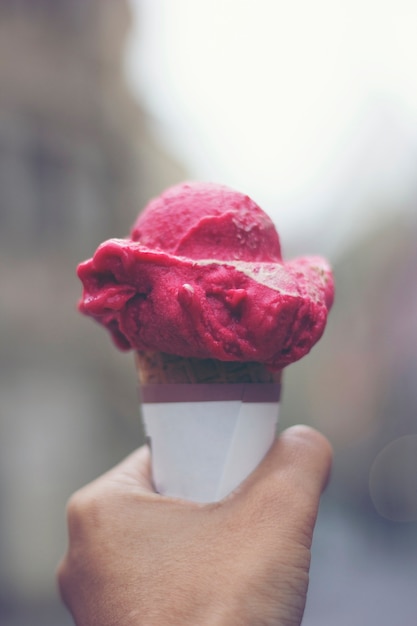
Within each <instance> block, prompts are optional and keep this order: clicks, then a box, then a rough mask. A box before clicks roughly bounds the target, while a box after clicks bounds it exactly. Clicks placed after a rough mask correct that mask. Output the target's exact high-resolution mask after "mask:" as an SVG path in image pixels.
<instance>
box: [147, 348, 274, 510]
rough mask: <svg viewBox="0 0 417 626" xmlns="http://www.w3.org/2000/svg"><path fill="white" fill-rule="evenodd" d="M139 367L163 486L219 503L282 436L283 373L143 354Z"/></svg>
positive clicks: (156, 475)
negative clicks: (279, 428) (278, 429)
mask: <svg viewBox="0 0 417 626" xmlns="http://www.w3.org/2000/svg"><path fill="white" fill-rule="evenodd" d="M136 365H137V369H138V374H139V389H140V396H141V402H142V414H143V420H144V426H145V431H146V434H147V435H148V437H149V439H150V444H151V448H152V473H153V480H154V484H155V488H156V490H157V491H158V492H159V493H161V494H164V495H169V496H175V497H181V498H186V499H189V500H194V501H196V502H213V501H216V500H221V499H222V498H224V497H225V496H226V495H228V494H229V493H230V492H231V491H233V490H234V489H235V488H236V487H237V486H238V485H239V484H240V483H241V482H242V481H243V480H244V479H245V478H246V477H247V476H248V475H249V474H250V473H251V472H252V471H253V470H254V469H255V468H256V467H257V465H258V464H259V462H260V461H261V460H262V459H263V457H264V456H265V454H266V452H267V451H268V449H269V448H270V446H271V444H272V442H273V440H274V438H275V433H276V426H277V421H278V413H279V399H280V390H281V384H280V383H281V373H280V372H273V373H272V372H270V371H268V370H266V368H264V367H263V366H262V365H261V364H259V363H236V362H233V363H228V362H223V361H216V360H213V359H207V360H201V359H185V358H182V357H177V356H173V355H168V354H163V353H154V352H138V353H137V354H136Z"/></svg>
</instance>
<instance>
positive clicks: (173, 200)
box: [78, 183, 334, 370]
mask: <svg viewBox="0 0 417 626" xmlns="http://www.w3.org/2000/svg"><path fill="white" fill-rule="evenodd" d="M78 276H79V278H80V279H81V281H82V283H83V287H84V288H83V295H82V299H81V301H80V304H79V308H80V311H81V312H82V313H85V314H86V315H89V316H91V317H92V318H94V319H95V320H96V321H98V322H99V323H100V324H103V326H105V327H106V328H107V329H108V330H109V332H110V333H111V335H112V337H113V339H114V341H115V343H116V345H117V346H118V347H119V348H120V349H122V350H128V349H134V350H152V351H160V352H164V353H168V354H175V355H178V356H182V357H194V358H199V359H218V360H220V361H238V362H247V361H255V362H258V363H262V364H264V365H265V366H267V367H268V368H270V369H272V370H280V369H282V368H283V367H285V366H286V365H288V364H289V363H291V362H293V361H297V360H298V359H300V358H301V357H303V356H304V355H305V354H306V353H307V352H309V351H310V349H311V348H312V346H313V345H314V344H315V343H316V342H317V341H318V340H319V339H320V337H321V335H322V333H323V331H324V328H325V325H326V321H327V314H328V311H329V309H330V307H331V305H332V302H333V294H334V284H333V277H332V273H331V270H330V267H329V265H328V263H327V262H326V261H325V260H324V259H322V258H321V257H317V256H312V257H302V258H297V259H294V260H292V261H283V260H282V257H281V249H280V243H279V237H278V234H277V232H276V230H275V227H274V225H273V223H272V221H271V220H270V218H269V217H268V216H267V215H266V214H265V213H264V211H262V209H260V207H259V206H258V205H257V204H255V202H253V200H251V199H250V198H249V197H248V196H246V195H244V194H242V193H239V192H237V191H234V190H232V189H229V188H227V187H224V186H221V185H216V184H209V183H183V184H180V185H177V186H175V187H172V188H170V189H168V190H167V191H165V192H164V193H163V194H162V195H161V196H159V197H158V198H155V199H153V200H152V201H151V202H150V203H149V204H148V205H147V206H146V207H145V209H144V211H143V212H142V213H141V214H140V215H139V217H138V219H137V221H136V223H135V224H134V226H133V228H132V231H131V235H130V237H128V238H126V239H110V240H108V241H105V242H104V243H102V244H101V245H100V246H99V247H98V249H97V251H96V253H95V254H94V256H93V258H92V259H89V260H87V261H85V262H84V263H81V264H80V265H79V267H78Z"/></svg>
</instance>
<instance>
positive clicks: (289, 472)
mask: <svg viewBox="0 0 417 626" xmlns="http://www.w3.org/2000/svg"><path fill="white" fill-rule="evenodd" d="M332 456H333V454H332V448H331V445H330V443H329V441H328V440H327V439H326V437H324V436H323V435H322V434H321V433H319V432H318V431H316V430H314V429H313V428H310V427H308V426H293V427H291V428H288V429H287V430H285V431H283V432H282V433H281V434H280V435H279V437H278V438H277V439H276V440H275V442H274V443H273V445H272V447H271V449H270V450H269V452H268V454H267V455H266V457H265V458H264V460H263V461H262V462H261V464H260V465H259V466H258V467H257V469H256V470H255V471H254V472H253V473H252V474H251V475H250V476H249V477H248V478H247V479H246V480H245V481H244V482H243V483H242V485H241V486H240V487H239V488H238V490H237V491H236V492H235V493H234V494H233V495H232V499H236V504H237V503H238V501H242V500H245V499H249V500H250V501H252V505H254V506H258V507H264V508H265V507H266V508H267V509H268V511H269V512H270V513H271V514H272V515H273V517H274V518H275V519H279V520H280V523H288V524H289V525H291V524H292V523H294V521H295V520H296V521H297V525H298V526H299V525H300V523H301V524H303V523H304V522H305V523H307V522H308V523H309V525H310V526H311V531H312V529H313V527H314V523H315V519H316V515H317V510H318V505H319V500H320V496H321V493H322V492H323V490H324V488H325V487H326V484H327V482H328V479H329V475H330V470H331V464H332Z"/></svg>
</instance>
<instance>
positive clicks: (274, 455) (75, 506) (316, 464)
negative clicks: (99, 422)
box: [58, 426, 332, 626]
mask: <svg viewBox="0 0 417 626" xmlns="http://www.w3.org/2000/svg"><path fill="white" fill-rule="evenodd" d="M149 456H150V455H149V450H148V448H147V447H143V448H140V449H139V450H138V451H136V452H134V453H133V454H132V455H131V456H129V457H128V458H127V459H125V460H124V461H123V462H122V463H121V464H120V465H118V466H117V467H115V468H114V469H112V470H111V471H109V472H108V473H106V474H105V475H103V476H102V477H100V478H98V479H97V480H96V481H94V482H93V483H91V484H89V485H87V486H86V487H84V488H83V489H81V490H80V491H78V492H77V493H76V494H74V496H72V498H71V500H70V502H69V505H68V530H69V547H68V551H67V554H66V555H65V557H64V558H63V560H62V562H61V564H60V566H59V569H58V582H59V587H60V590H61V595H62V598H63V600H64V602H65V603H66V605H67V606H68V608H69V610H70V611H71V613H72V615H73V617H74V620H75V623H76V624H77V626H116V625H117V626H120V625H121V624H123V626H167V624H169V625H170V626H177V625H178V626H196V625H199V626H226V625H227V626H272V625H274V626H277V625H278V626H299V624H300V623H301V619H302V615H303V612H304V607H305V601H306V593H307V587H308V572H309V566H310V546H311V541H312V535H313V530H314V525H315V521H316V516H317V510H318V505H319V499H320V494H321V493H322V491H323V489H324V487H325V485H326V483H327V480H328V476H329V472H330V466H331V457H332V452H331V448H330V444H329V443H328V441H327V440H326V439H325V438H324V437H323V436H322V435H320V434H319V433H318V432H317V431H315V430H312V429H310V428H308V427H305V426H296V427H292V428H290V429H288V430H287V431H285V432H284V433H282V434H281V435H280V437H279V438H278V439H277V440H276V442H275V443H274V445H273V446H272V448H271V450H270V452H269V453H268V455H267V456H266V457H265V459H264V461H263V462H262V463H261V465H260V466H259V467H258V468H257V470H256V471H255V472H254V473H253V474H252V475H251V476H250V477H249V478H248V479H247V480H246V481H245V482H244V483H243V484H242V485H241V487H240V488H239V489H238V490H237V491H236V492H234V493H233V494H232V495H230V496H228V497H227V498H226V499H225V500H223V501H221V502H219V503H214V504H206V505H200V504H195V503H192V502H188V501H187V502H186V501H182V500H179V499H173V498H167V497H162V496H159V495H158V494H156V493H155V492H154V490H153V488H152V484H151V480H150V458H149Z"/></svg>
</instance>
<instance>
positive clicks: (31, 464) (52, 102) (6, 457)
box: [0, 0, 184, 625]
mask: <svg viewBox="0 0 417 626" xmlns="http://www.w3.org/2000/svg"><path fill="white" fill-rule="evenodd" d="M130 21H131V16H130V9H129V4H128V2H127V1H125V0H118V1H117V2H114V1H113V0H71V1H67V0H36V2H33V1H32V0H5V1H4V2H1V3H0V56H1V59H2V62H1V64H0V281H1V293H2V295H1V305H0V306H1V316H0V336H1V353H0V372H1V376H0V397H1V409H0V410H1V415H0V622H1V623H2V624H8V623H9V622H8V620H9V619H10V620H11V621H10V623H13V624H15V621H13V622H12V620H14V619H17V618H18V616H19V615H22V616H23V617H22V619H23V623H26V624H28V623H30V624H31V625H34V624H36V623H37V615H38V613H39V616H40V617H39V623H42V624H43V625H45V624H46V623H47V616H46V613H45V611H46V610H47V607H50V606H54V604H56V605H57V606H58V600H57V597H56V593H55V583H54V570H55V565H56V562H57V559H58V558H59V556H60V554H61V553H62V551H63V549H64V547H65V522H64V506H65V501H66V499H67V497H68V495H69V494H70V492H71V491H72V490H73V489H75V488H76V487H77V486H80V485H81V484H82V483H83V482H85V480H88V479H90V478H93V477H94V476H95V475H96V474H98V473H99V472H100V471H102V470H103V469H104V468H105V466H108V465H109V464H110V463H113V462H114V461H116V460H117V459H119V458H120V457H121V456H122V455H123V454H124V453H125V452H126V451H128V450H130V449H132V448H133V447H135V446H136V445H137V444H138V443H139V442H140V437H141V433H140V428H139V418H138V415H139V414H138V411H137V408H136V398H135V374H134V371H133V366H132V362H131V359H129V358H128V357H127V356H126V355H121V354H119V353H118V352H117V351H116V350H114V348H113V346H112V345H111V343H110V341H108V340H107V338H106V336H105V334H104V333H103V331H102V330H99V331H98V329H96V328H95V326H94V324H92V323H91V321H89V320H87V319H84V318H81V316H80V315H79V314H78V313H77V311H76V303H77V299H78V297H79V295H80V290H81V286H80V284H79V282H78V280H77V278H76V275H75V268H76V265H77V263H78V262H79V261H81V260H83V259H84V258H86V257H88V256H90V255H91V254H92V253H93V252H94V250H95V248H96V246H97V245H98V244H99V243H100V242H101V241H102V240H103V239H106V238H109V237H112V236H117V237H122V236H124V235H125V234H126V233H127V231H128V229H129V227H130V224H131V222H132V221H133V219H134V218H135V217H136V214H137V212H138V210H139V209H140V208H141V207H143V206H144V204H145V203H146V202H147V201H148V200H149V198H150V197H151V196H153V195H155V194H157V193H159V192H160V191H161V189H163V188H164V187H166V186H167V185H169V184H172V183H174V182H177V181H178V180H180V179H182V178H183V177H184V171H183V169H182V167H181V166H180V165H179V164H177V163H176V162H175V161H174V159H173V158H171V157H170V156H169V155H168V154H167V153H166V152H165V151H164V150H163V149H162V148H161V147H160V146H159V145H158V144H157V143H156V142H155V141H154V139H153V137H152V135H151V133H150V132H149V123H148V120H147V118H146V115H145V114H144V112H143V111H142V110H141V108H140V106H139V104H138V103H137V102H136V101H135V99H134V98H133V97H132V95H131V94H130V92H129V89H128V87H127V85H126V82H125V76H124V71H123V62H124V46H125V43H126V38H127V37H128V33H129V27H130ZM34 607H38V609H39V611H38V613H37V610H35V608H34ZM42 607H43V608H42ZM48 610H49V609H48ZM57 610H58V609H57ZM25 611H26V612H27V615H26V613H25ZM42 611H44V612H43V613H42ZM25 615H26V621H25V620H24V616H25ZM28 616H30V617H28ZM51 619H53V623H54V624H57V623H58V622H59V619H58V618H57V615H54V617H53V618H51Z"/></svg>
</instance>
